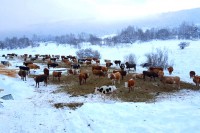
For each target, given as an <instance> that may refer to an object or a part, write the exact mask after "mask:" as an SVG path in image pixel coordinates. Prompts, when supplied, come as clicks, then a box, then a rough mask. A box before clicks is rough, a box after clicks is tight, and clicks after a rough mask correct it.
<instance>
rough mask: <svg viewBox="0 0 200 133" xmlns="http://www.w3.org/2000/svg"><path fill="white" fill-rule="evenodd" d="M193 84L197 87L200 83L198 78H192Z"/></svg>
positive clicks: (199, 77)
mask: <svg viewBox="0 0 200 133" xmlns="http://www.w3.org/2000/svg"><path fill="white" fill-rule="evenodd" d="M192 78H193V82H194V83H195V84H196V86H199V83H200V76H193V77H192Z"/></svg>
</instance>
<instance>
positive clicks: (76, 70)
mask: <svg viewBox="0 0 200 133" xmlns="http://www.w3.org/2000/svg"><path fill="white" fill-rule="evenodd" d="M79 73H80V69H68V70H67V74H73V75H76V74H79Z"/></svg>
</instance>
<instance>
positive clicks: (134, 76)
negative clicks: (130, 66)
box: [132, 73, 144, 79]
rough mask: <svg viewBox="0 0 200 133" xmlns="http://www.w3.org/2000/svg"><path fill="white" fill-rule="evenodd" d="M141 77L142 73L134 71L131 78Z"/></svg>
mask: <svg viewBox="0 0 200 133" xmlns="http://www.w3.org/2000/svg"><path fill="white" fill-rule="evenodd" d="M143 77H144V76H143V74H142V73H134V74H133V76H132V78H133V79H143Z"/></svg>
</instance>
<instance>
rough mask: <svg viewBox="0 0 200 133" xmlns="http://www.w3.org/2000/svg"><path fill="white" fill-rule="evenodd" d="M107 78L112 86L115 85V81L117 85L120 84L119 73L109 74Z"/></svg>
mask: <svg viewBox="0 0 200 133" xmlns="http://www.w3.org/2000/svg"><path fill="white" fill-rule="evenodd" d="M108 78H109V79H111V80H112V84H113V85H115V82H116V81H118V83H119V84H120V78H121V73H120V72H116V73H110V74H108Z"/></svg>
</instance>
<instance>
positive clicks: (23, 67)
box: [19, 66, 30, 75]
mask: <svg viewBox="0 0 200 133" xmlns="http://www.w3.org/2000/svg"><path fill="white" fill-rule="evenodd" d="M19 69H20V70H24V71H26V74H27V75H28V74H30V68H29V67H26V66H19Z"/></svg>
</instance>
